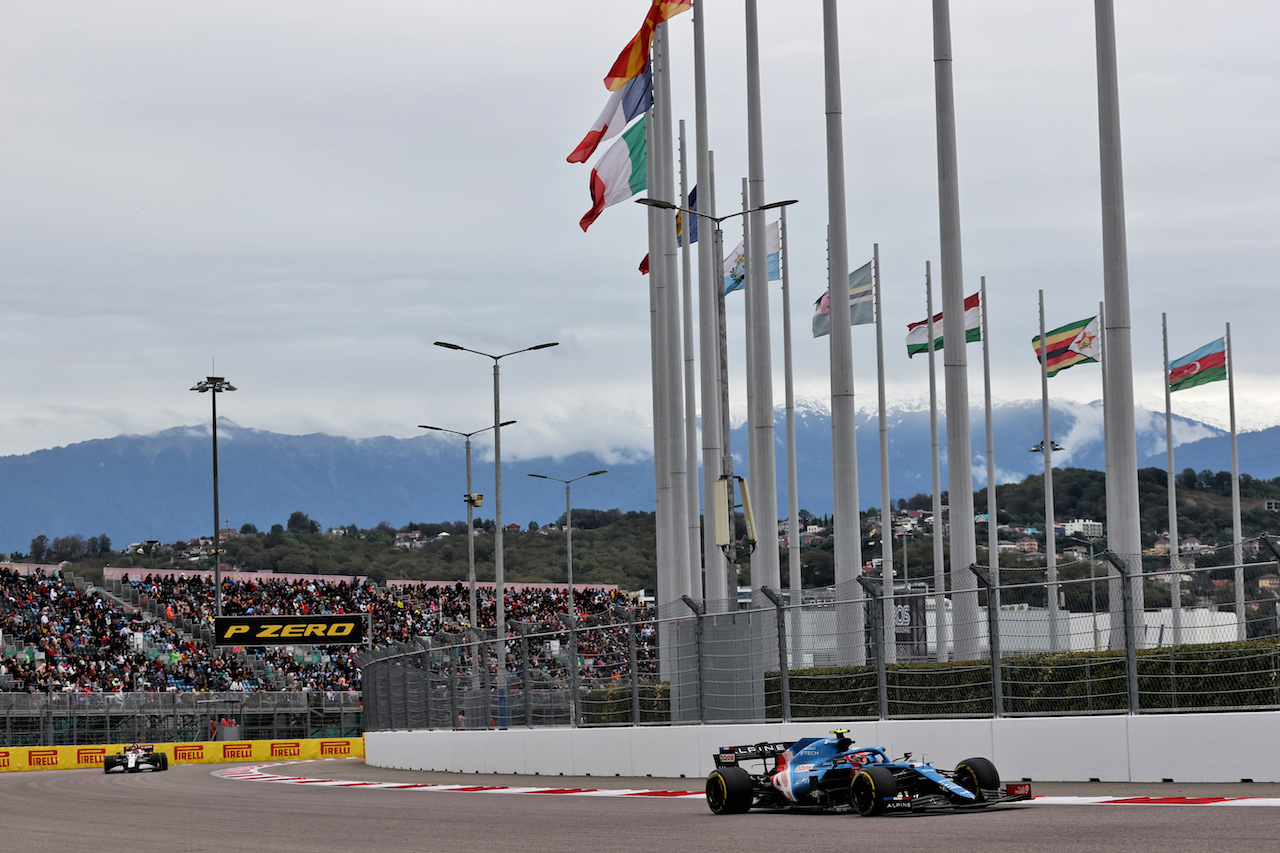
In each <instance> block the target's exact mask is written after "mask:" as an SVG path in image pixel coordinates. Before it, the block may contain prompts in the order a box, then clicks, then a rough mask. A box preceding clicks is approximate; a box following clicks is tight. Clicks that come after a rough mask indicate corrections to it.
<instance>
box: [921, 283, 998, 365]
mask: <svg viewBox="0 0 1280 853" xmlns="http://www.w3.org/2000/svg"><path fill="white" fill-rule="evenodd" d="M980 307H981V306H980V304H979V302H978V294H976V293H975V294H973V295H972V296H969V297H967V298H966V299H965V300H964V342H965V343H967V344H971V343H973V342H974V341H980V340H982V312H981V310H980ZM933 331H934V332H935V333H937V337H936V338H934V341H933V349H934V351H935V352H936V351H937V350H940V349H942V314H941V313H939V314H935V315H934V317H933ZM928 351H929V321H928V320H921V321H920V322H919V323H912V324H910V325H909V326H907V357H908V358H910V357H911V356H914V355H916V354H918V353H922V352H928Z"/></svg>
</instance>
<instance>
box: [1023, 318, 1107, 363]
mask: <svg viewBox="0 0 1280 853" xmlns="http://www.w3.org/2000/svg"><path fill="white" fill-rule="evenodd" d="M1044 337H1045V340H1046V341H1047V342H1048V343H1047V344H1046V345H1045V346H1044V348H1043V349H1045V350H1046V357H1047V359H1048V360H1047V361H1046V362H1045V366H1046V368H1047V372H1048V374H1049V375H1050V376H1053V375H1055V374H1056V373H1058V371H1061V370H1066V369H1067V368H1068V367H1074V366H1075V365H1077V364H1085V363H1086V362H1091V361H1098V359H1099V358H1100V357H1101V355H1102V337H1101V336H1100V335H1099V334H1098V318H1097V316H1093V317H1090V318H1088V319H1087V320H1080V321H1078V322H1075V323H1068V324H1067V325H1065V326H1059V327H1058V328H1056V329H1054V330H1053V331H1052V332H1045V334H1044ZM1031 347H1032V349H1034V350H1035V351H1036V358H1037V359H1040V358H1041V345H1040V336H1039V335H1036V336H1035V337H1034V338H1032V339H1031Z"/></svg>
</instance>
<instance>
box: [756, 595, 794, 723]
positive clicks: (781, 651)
mask: <svg viewBox="0 0 1280 853" xmlns="http://www.w3.org/2000/svg"><path fill="white" fill-rule="evenodd" d="M760 592H762V593H764V596H765V598H767V599H769V600H770V601H772V602H773V606H774V607H775V608H776V609H777V613H778V615H777V621H778V680H779V682H780V684H781V689H782V722H784V723H789V722H791V680H790V678H789V673H788V671H787V670H788V667H787V617H786V611H785V610H783V609H782V599H781V598H779V597H778V594H777V593H776V592H774V591H773V590H772V589H770V588H769V587H767V586H762V587H760Z"/></svg>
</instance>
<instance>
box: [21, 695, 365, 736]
mask: <svg viewBox="0 0 1280 853" xmlns="http://www.w3.org/2000/svg"><path fill="white" fill-rule="evenodd" d="M362 717H363V715H362V712H361V702H360V695H359V694H357V693H304V692H287V693H286V692H253V693H248V692H244V693H242V692H228V693H195V692H173V693H0V745H3V746H5V747H11V746H79V745H86V744H98V745H101V744H117V743H134V742H139V743H189V742H195V741H209V740H215V739H227V735H228V734H231V735H233V739H235V740H284V739H295V738H334V737H360V736H361V734H363V732H364V724H363V718H362ZM223 721H226V723H227V725H226V726H223V725H222V723H223Z"/></svg>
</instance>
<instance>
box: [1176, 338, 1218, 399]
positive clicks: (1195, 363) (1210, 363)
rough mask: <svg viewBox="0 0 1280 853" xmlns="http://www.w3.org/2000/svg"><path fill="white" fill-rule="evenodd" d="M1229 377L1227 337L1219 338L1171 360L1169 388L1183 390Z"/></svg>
mask: <svg viewBox="0 0 1280 853" xmlns="http://www.w3.org/2000/svg"><path fill="white" fill-rule="evenodd" d="M1226 378H1227V339H1226V338H1218V339H1217V340H1216V341H1214V342H1213V343H1210V344H1205V345H1204V346H1202V347H1200V349H1198V350H1196V351H1195V352H1193V353H1191V354H1190V355H1184V356H1183V357H1182V358H1180V359H1178V360H1177V361H1171V362H1169V390H1170V391H1181V390H1182V389H1183V388H1194V387H1195V386H1197V385H1203V384H1205V383H1206V382H1217V381H1218V380H1220V379H1226Z"/></svg>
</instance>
